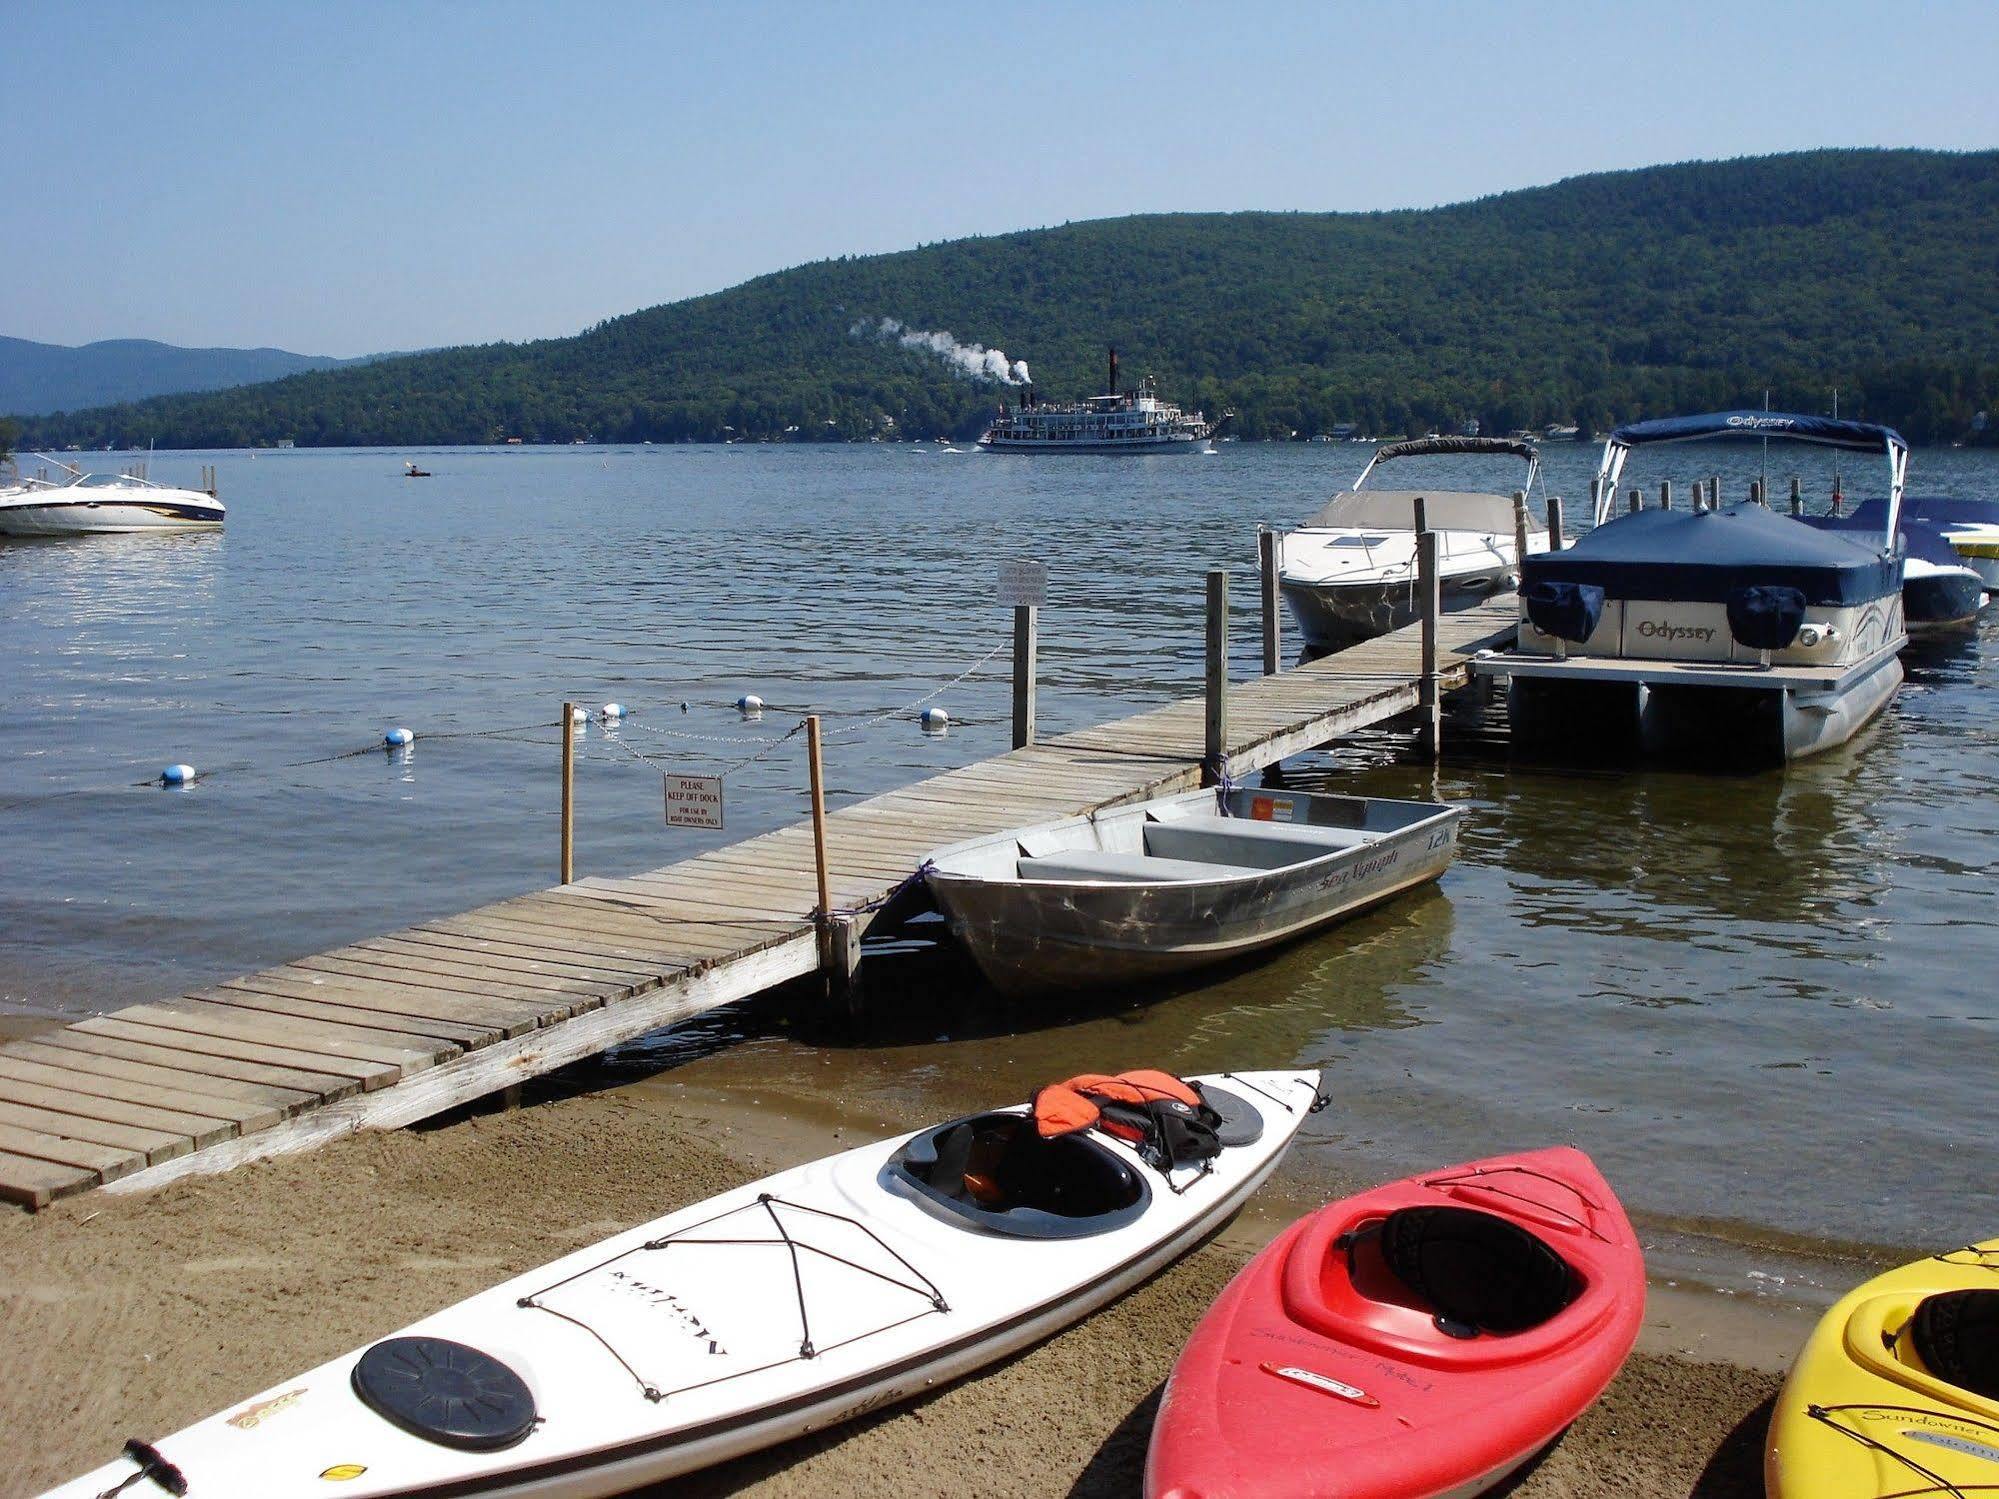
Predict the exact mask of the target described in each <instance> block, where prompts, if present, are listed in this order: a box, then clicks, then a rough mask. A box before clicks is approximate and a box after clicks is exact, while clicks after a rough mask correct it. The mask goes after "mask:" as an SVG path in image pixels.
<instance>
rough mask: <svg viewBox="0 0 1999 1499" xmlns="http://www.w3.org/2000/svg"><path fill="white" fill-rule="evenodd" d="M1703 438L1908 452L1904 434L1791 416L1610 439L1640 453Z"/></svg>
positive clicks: (1621, 431)
mask: <svg viewBox="0 0 1999 1499" xmlns="http://www.w3.org/2000/svg"><path fill="white" fill-rule="evenodd" d="M1704 437H1775V438H1780V439H1782V440H1784V441H1787V442H1816V443H1824V444H1826V445H1827V446H1829V447H1835V448H1852V449H1854V450H1855V451H1857V452H1863V453H1885V452H1888V451H1890V450H1891V449H1893V448H1906V447H1907V446H1908V443H1906V442H1905V441H1903V439H1902V434H1901V433H1899V432H1897V431H1896V430H1895V429H1894V428H1893V427H1882V426H1877V425H1876V424H1875V423H1873V422H1846V421H1841V420H1839V419H1838V418H1837V417H1830V416H1805V415H1802V414H1800V413H1798V412H1794V411H1714V412H1709V413H1708V414H1706V415H1705V416H1665V417H1660V418H1659V419H1658V420H1656V421H1650V422H1633V423H1632V424H1631V425H1630V426H1628V427H1619V428H1618V429H1617V430H1616V431H1615V432H1612V433H1611V434H1610V440H1611V442H1613V443H1615V444H1617V445H1618V446H1620V447H1626V448H1637V447H1644V446H1645V445H1646V444H1648V443H1655V442H1693V441H1696V440H1698V439H1700V438H1704Z"/></svg>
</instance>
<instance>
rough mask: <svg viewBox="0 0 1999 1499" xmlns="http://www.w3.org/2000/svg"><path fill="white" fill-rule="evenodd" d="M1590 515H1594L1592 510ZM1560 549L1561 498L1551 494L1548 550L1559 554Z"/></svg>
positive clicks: (1549, 498) (1549, 500)
mask: <svg viewBox="0 0 1999 1499" xmlns="http://www.w3.org/2000/svg"><path fill="white" fill-rule="evenodd" d="M1592 482H1594V481H1592ZM1590 514H1591V515H1595V514H1596V511H1595V509H1594V508H1592V509H1591V511H1590ZM1561 549H1562V497H1561V496H1560V495H1558V494H1551V495H1549V496H1548V550H1549V551H1551V552H1559V551H1560V550H1561Z"/></svg>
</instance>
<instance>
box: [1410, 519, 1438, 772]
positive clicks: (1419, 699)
mask: <svg viewBox="0 0 1999 1499" xmlns="http://www.w3.org/2000/svg"><path fill="white" fill-rule="evenodd" d="M1429 508H1430V507H1429V505H1428V504H1427V503H1426V502H1425V501H1424V500H1423V498H1422V497H1421V496H1420V495H1419V496H1417V499H1416V598H1417V604H1418V607H1419V608H1420V609H1421V610H1422V623H1423V630H1422V646H1421V649H1422V660H1421V665H1422V676H1421V678H1420V679H1419V680H1418V682H1417V685H1416V703H1417V706H1418V707H1419V708H1420V709H1421V710H1422V714H1423V722H1422V726H1421V728H1419V729H1418V730H1417V741H1418V744H1419V746H1420V748H1421V750H1422V753H1423V756H1424V758H1426V759H1428V760H1430V761H1432V762H1434V761H1435V760H1436V759H1437V757H1438V755H1439V754H1440V753H1441V752H1442V748H1443V728H1444V719H1443V713H1444V700H1443V694H1442V693H1441V692H1440V691H1438V689H1437V613H1438V609H1439V607H1440V604H1441V599H1440V596H1439V587H1440V576H1441V574H1442V571H1443V568H1442V562H1443V538H1442V537H1441V536H1439V535H1438V534H1437V533H1436V532H1435V531H1432V530H1431V529H1430V516H1429Z"/></svg>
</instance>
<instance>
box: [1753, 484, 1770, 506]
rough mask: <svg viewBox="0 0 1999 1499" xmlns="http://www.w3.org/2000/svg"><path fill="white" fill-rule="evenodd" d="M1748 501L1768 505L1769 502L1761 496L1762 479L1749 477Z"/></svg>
mask: <svg viewBox="0 0 1999 1499" xmlns="http://www.w3.org/2000/svg"><path fill="white" fill-rule="evenodd" d="M1749 503H1750V504H1752V505H1768V504H1769V503H1770V502H1769V501H1768V500H1766V499H1765V498H1764V497H1763V481H1762V480H1761V479H1751V480H1750V481H1749Z"/></svg>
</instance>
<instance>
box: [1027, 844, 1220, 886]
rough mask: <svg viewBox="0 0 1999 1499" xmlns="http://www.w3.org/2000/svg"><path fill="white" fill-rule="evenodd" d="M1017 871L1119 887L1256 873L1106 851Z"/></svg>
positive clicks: (1078, 852)
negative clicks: (1098, 882) (1106, 882)
mask: <svg viewBox="0 0 1999 1499" xmlns="http://www.w3.org/2000/svg"><path fill="white" fill-rule="evenodd" d="M1018 872H1019V875H1020V878H1022V879H1023V880H1107V881H1110V882H1111V883H1113V884H1119V885H1166V884H1191V883H1193V882H1196V881H1200V880H1228V879H1234V878H1236V877H1237V876H1239V875H1245V874H1257V873H1260V871H1258V870H1255V869H1246V868H1242V867H1240V866H1236V865H1230V864H1209V863H1197V862H1195V861H1194V860H1191V859H1159V858H1154V857H1153V856H1152V855H1150V854H1126V853H1119V852H1117V851H1116V850H1114V849H1107V848H1078V849H1067V850H1064V851H1063V852H1061V853H1058V854H1042V855H1040V856H1039V857H1036V858H1027V859H1022V860H1021V861H1020V864H1019V870H1018Z"/></svg>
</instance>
